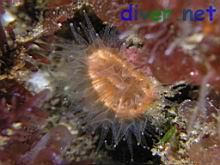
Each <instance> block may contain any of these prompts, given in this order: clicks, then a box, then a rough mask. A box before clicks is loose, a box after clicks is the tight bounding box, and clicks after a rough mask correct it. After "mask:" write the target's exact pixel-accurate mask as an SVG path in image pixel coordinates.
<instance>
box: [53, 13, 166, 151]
mask: <svg viewBox="0 0 220 165" xmlns="http://www.w3.org/2000/svg"><path fill="white" fill-rule="evenodd" d="M84 17H85V20H86V25H84V24H81V27H78V28H77V29H76V28H75V26H74V25H73V23H71V24H70V27H71V29H72V33H73V35H74V38H75V40H76V42H77V44H76V43H72V42H69V41H67V40H65V41H63V40H62V42H63V43H62V44H58V45H57V46H59V47H61V48H62V50H58V51H55V54H53V55H56V53H57V54H62V56H64V57H65V58H66V59H65V60H64V61H65V62H63V64H61V65H60V67H58V69H57V71H55V72H54V73H55V74H56V80H57V81H56V82H59V84H62V86H63V84H64V86H65V88H64V89H65V90H64V91H62V92H65V93H67V94H68V95H69V96H70V98H71V100H72V102H73V103H74V105H77V106H75V107H73V113H75V114H76V117H78V118H80V119H81V120H83V122H85V123H86V128H87V130H88V131H89V132H90V133H94V132H95V131H96V130H99V129H101V137H100V139H101V140H100V145H102V144H103V142H105V143H106V144H107V141H106V140H105V138H106V136H107V135H108V133H109V132H110V130H111V134H112V136H113V137H112V138H111V139H112V144H111V146H112V147H113V148H114V147H116V146H117V145H118V143H119V142H120V141H121V140H122V139H126V140H127V142H128V147H129V149H130V151H131V155H132V152H133V151H132V142H133V140H132V137H135V139H136V141H137V142H136V143H137V145H142V146H143V147H144V148H146V141H145V137H144V136H145V133H146V132H147V131H146V130H147V128H148V127H151V128H152V127H159V125H160V124H163V123H164V122H165V118H164V114H163V112H162V106H163V105H164V104H160V103H164V101H165V99H164V96H163V92H164V91H165V90H164V88H163V87H162V86H161V85H160V84H159V82H158V81H157V80H156V79H155V78H153V77H150V76H147V75H146V74H144V72H142V71H141V70H139V69H137V68H136V67H135V66H134V65H133V64H131V63H129V61H128V60H127V59H126V55H125V54H123V52H125V51H121V50H120V47H122V46H123V44H121V42H120V41H119V39H118V38H117V35H116V33H115V32H114V28H112V27H109V26H106V28H105V31H104V32H103V35H102V36H101V35H99V34H97V33H96V31H95V29H94V27H93V25H92V24H91V22H90V20H89V17H88V16H87V14H86V13H84ZM79 28H81V30H83V33H84V34H85V35H86V37H82V35H81V34H80V32H79ZM100 36H101V37H100ZM56 44H57V43H56ZM77 107H79V111H77Z"/></svg>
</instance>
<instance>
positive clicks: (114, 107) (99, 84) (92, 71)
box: [87, 48, 157, 119]
mask: <svg viewBox="0 0 220 165" xmlns="http://www.w3.org/2000/svg"><path fill="white" fill-rule="evenodd" d="M87 65H88V75H89V77H90V79H91V82H92V87H93V89H94V90H95V92H96V93H97V95H98V97H99V99H98V100H99V101H101V102H102V103H103V104H104V105H105V106H106V107H107V108H108V109H109V110H111V111H113V112H114V113H115V115H116V116H117V117H119V118H123V119H130V118H136V117H138V116H140V115H141V114H143V113H144V112H145V111H147V110H149V107H151V106H152V104H153V103H154V101H155V100H156V99H157V94H156V92H155V84H154V82H153V81H152V80H151V79H149V78H148V77H146V76H145V75H144V74H143V73H142V72H140V71H138V70H136V69H135V68H134V67H133V66H132V65H131V64H129V63H128V62H127V61H126V60H124V59H123V58H122V57H121V56H120V55H118V54H117V53H116V52H114V51H112V50H111V49H104V48H101V49H98V50H96V51H93V52H92V53H91V55H90V56H89V58H88V60H87Z"/></svg>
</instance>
